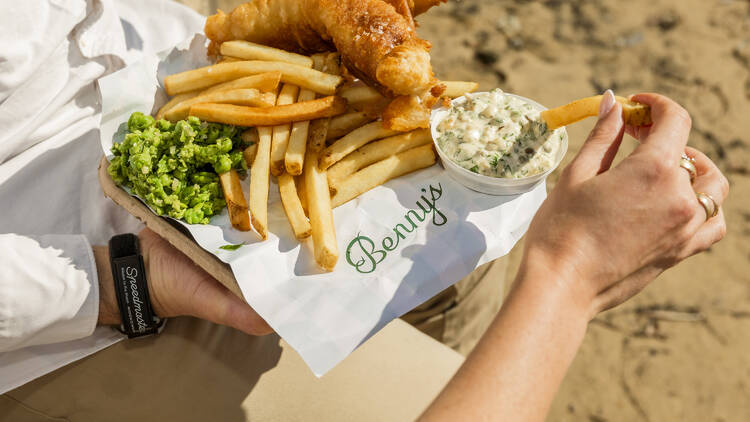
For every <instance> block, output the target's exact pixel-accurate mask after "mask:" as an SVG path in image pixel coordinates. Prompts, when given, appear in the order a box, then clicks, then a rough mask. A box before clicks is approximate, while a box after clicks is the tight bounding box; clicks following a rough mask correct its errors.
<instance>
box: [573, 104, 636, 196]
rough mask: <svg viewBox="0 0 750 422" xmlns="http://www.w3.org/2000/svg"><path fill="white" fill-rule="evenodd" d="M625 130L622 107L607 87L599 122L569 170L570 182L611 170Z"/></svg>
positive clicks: (581, 180) (600, 109) (586, 178)
mask: <svg viewBox="0 0 750 422" xmlns="http://www.w3.org/2000/svg"><path fill="white" fill-rule="evenodd" d="M624 133H625V124H624V121H623V118H622V106H621V105H620V104H619V103H618V102H617V101H615V95H614V93H613V92H612V91H611V90H607V92H605V93H604V95H603V96H602V103H601V106H600V107H599V121H598V122H597V123H596V126H594V129H593V130H592V131H591V134H590V135H589V137H588V139H586V142H585V143H584V144H583V147H581V150H580V151H579V152H578V155H577V156H576V157H575V158H574V159H573V162H572V163H571V164H570V167H569V169H568V176H569V178H570V179H571V181H572V182H574V183H578V182H583V181H585V180H588V179H590V178H592V177H594V176H596V175H597V174H600V173H603V172H605V171H607V170H609V167H610V166H611V165H612V161H613V160H614V159H615V155H617V150H618V149H619V148H620V143H621V142H622V136H623V134H624Z"/></svg>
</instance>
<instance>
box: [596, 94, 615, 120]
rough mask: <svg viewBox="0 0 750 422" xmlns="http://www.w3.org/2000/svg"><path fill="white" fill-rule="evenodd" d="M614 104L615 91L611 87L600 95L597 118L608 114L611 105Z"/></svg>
mask: <svg viewBox="0 0 750 422" xmlns="http://www.w3.org/2000/svg"><path fill="white" fill-rule="evenodd" d="M614 106H615V93H614V92H612V90H611V89H608V90H606V91H605V92H604V95H602V103H601V105H600V106H599V118H602V117H604V116H606V115H607V114H609V112H610V111H611V110H612V107H614Z"/></svg>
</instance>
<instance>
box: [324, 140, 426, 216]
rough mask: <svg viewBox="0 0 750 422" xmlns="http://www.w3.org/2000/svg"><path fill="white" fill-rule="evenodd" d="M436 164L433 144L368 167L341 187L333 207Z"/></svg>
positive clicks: (334, 197) (352, 176) (332, 203)
mask: <svg viewBox="0 0 750 422" xmlns="http://www.w3.org/2000/svg"><path fill="white" fill-rule="evenodd" d="M433 164H435V151H434V149H433V146H432V145H431V144H429V145H423V146H421V147H417V148H412V149H410V150H408V151H404V152H402V153H400V154H396V155H394V156H391V157H388V158H386V159H385V160H382V161H379V162H377V163H375V164H372V165H370V166H367V167H365V168H363V169H362V170H360V171H358V172H356V173H354V174H353V175H351V176H350V177H348V178H347V179H346V180H345V181H344V182H343V183H342V184H340V185H339V187H338V189H337V192H336V195H334V196H333V198H331V205H332V206H333V207H334V208H336V207H338V206H340V205H343V204H345V203H347V202H349V201H351V200H352V199H354V198H356V197H358V196H359V195H362V194H363V193H365V192H367V191H369V190H370V189H373V188H375V187H377V186H380V185H382V184H384V183H386V182H387V181H389V180H391V179H395V178H396V177H400V176H403V175H405V174H407V173H411V172H413V171H416V170H419V169H423V168H425V167H430V166H431V165H433Z"/></svg>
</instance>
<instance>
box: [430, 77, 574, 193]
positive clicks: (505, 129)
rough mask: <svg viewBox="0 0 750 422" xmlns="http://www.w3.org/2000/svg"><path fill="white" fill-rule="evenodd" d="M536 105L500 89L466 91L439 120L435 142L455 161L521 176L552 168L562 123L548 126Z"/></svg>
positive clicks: (476, 168)
mask: <svg viewBox="0 0 750 422" xmlns="http://www.w3.org/2000/svg"><path fill="white" fill-rule="evenodd" d="M539 115H540V110H538V109H537V108H536V107H535V106H533V105H531V104H529V103H527V102H525V101H523V100H521V99H519V98H517V97H513V96H510V95H505V93H503V91H501V90H500V89H495V90H494V91H491V92H485V93H479V94H468V95H466V101H465V102H463V103H457V104H454V105H452V106H451V108H450V110H449V112H448V115H447V116H446V117H445V119H444V120H443V121H442V122H441V123H440V124H439V125H438V128H437V132H438V140H437V143H438V146H439V147H440V149H441V150H442V151H443V153H444V154H446V155H447V156H448V157H449V158H450V159H451V160H452V161H453V162H455V163H457V164H458V165H459V166H461V167H463V168H465V169H467V170H470V171H473V172H474V173H478V174H481V175H484V176H490V177H503V178H510V179H520V178H523V177H529V176H534V175H537V174H540V173H544V172H545V171H547V170H549V169H550V168H552V167H553V166H554V164H555V159H556V157H557V153H558V150H559V148H560V145H561V143H562V140H563V137H564V129H556V130H554V131H548V130H547V125H546V124H545V123H544V122H543V121H541V120H540V118H539Z"/></svg>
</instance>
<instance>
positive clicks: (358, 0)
mask: <svg viewBox="0 0 750 422" xmlns="http://www.w3.org/2000/svg"><path fill="white" fill-rule="evenodd" d="M441 1H445V0H387V1H384V0H253V1H250V2H248V3H245V4H243V5H240V6H238V7H237V8H235V9H234V10H233V11H232V12H231V13H230V14H226V13H224V12H222V11H219V12H218V13H217V14H215V15H213V16H210V17H209V18H208V19H207V20H206V27H205V32H206V35H207V36H208V38H209V39H211V41H212V46H213V50H214V51H215V50H216V49H217V48H218V45H220V44H221V43H222V42H224V41H231V40H247V41H252V42H256V43H259V44H264V45H269V46H272V47H277V48H282V49H285V50H290V51H297V52H303V53H308V54H309V53H316V52H322V51H330V50H331V49H333V48H335V49H336V50H338V51H339V52H340V53H341V56H342V58H343V61H344V65H346V67H347V68H348V70H349V71H350V72H351V73H352V74H353V75H354V76H356V77H357V78H359V79H362V80H363V81H365V82H366V83H368V84H369V85H371V86H373V87H375V88H377V89H378V90H380V91H381V92H382V93H383V94H385V95H387V96H390V97H396V96H401V95H420V96H421V95H423V94H424V93H425V92H427V91H428V90H429V89H430V88H431V87H432V86H433V85H434V84H435V78H434V75H433V73H432V66H431V64H430V54H429V49H430V44H429V43H428V42H427V41H424V40H422V39H420V38H419V37H418V36H417V33H416V30H415V27H414V21H413V19H412V16H414V15H417V14H419V13H422V12H424V11H426V10H427V9H429V8H430V7H432V6H434V5H437V4H439V3H440V2H441ZM407 12H409V13H407Z"/></svg>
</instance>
